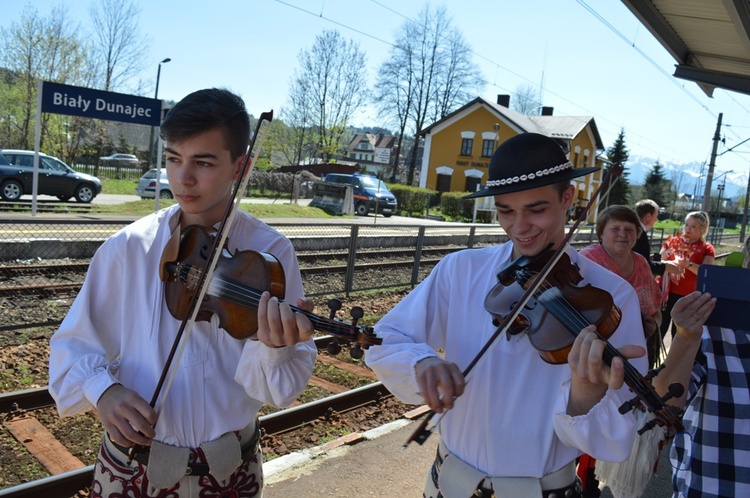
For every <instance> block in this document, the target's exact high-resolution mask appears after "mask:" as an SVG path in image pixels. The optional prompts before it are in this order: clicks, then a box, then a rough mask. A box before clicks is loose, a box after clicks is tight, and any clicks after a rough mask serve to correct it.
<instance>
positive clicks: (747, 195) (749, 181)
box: [740, 176, 750, 243]
mask: <svg viewBox="0 0 750 498" xmlns="http://www.w3.org/2000/svg"><path fill="white" fill-rule="evenodd" d="M749 198H750V176H748V177H747V191H746V192H745V207H744V208H743V209H742V229H740V243H742V242H745V230H746V228H747V207H748V200H750V199H749Z"/></svg>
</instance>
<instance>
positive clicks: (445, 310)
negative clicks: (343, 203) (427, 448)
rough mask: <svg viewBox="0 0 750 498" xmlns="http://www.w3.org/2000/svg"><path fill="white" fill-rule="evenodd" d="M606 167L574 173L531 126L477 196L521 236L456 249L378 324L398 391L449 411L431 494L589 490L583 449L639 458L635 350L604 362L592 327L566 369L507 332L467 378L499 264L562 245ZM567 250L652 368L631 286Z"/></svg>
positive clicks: (620, 331) (455, 497) (375, 354)
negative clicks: (590, 182)
mask: <svg viewBox="0 0 750 498" xmlns="http://www.w3.org/2000/svg"><path fill="white" fill-rule="evenodd" d="M594 170H596V168H583V169H575V168H573V165H572V164H571V163H570V162H569V161H568V159H567V157H566V155H565V153H564V151H563V150H562V148H561V147H560V146H559V145H558V143H557V142H556V141H555V140H553V139H551V138H548V137H546V136H543V135H538V134H533V133H526V134H521V135H518V136H515V137H513V138H510V139H509V140H507V141H506V142H504V143H503V144H502V145H501V146H500V147H499V148H498V149H497V151H496V152H495V153H494V155H493V157H492V159H491V161H490V166H489V181H488V182H487V188H486V189H484V190H480V191H478V192H476V193H474V194H471V195H469V196H467V197H470V198H471V197H480V196H490V195H492V196H494V198H495V205H496V206H497V213H498V218H499V221H500V225H501V226H502V228H503V229H504V230H505V233H506V234H507V235H508V238H509V239H510V240H509V242H507V243H504V244H501V245H500V246H496V247H490V248H482V249H471V250H465V251H459V252H457V253H453V254H451V255H448V256H446V257H444V258H443V259H442V260H441V261H440V263H439V264H438V265H437V266H436V267H435V269H434V270H433V271H432V272H431V274H430V275H429V277H427V278H426V279H425V280H424V281H423V282H422V283H421V284H420V285H419V286H417V287H416V288H415V289H414V290H413V291H411V293H409V295H407V296H406V297H405V298H404V299H403V300H402V301H401V302H400V303H399V304H398V305H397V306H396V307H394V308H393V309H392V310H391V311H390V312H389V313H388V314H387V315H386V316H385V317H384V318H383V319H382V320H380V322H379V323H378V324H377V325H376V329H375V330H376V332H377V333H378V335H379V336H380V337H382V338H383V345H382V346H378V347H373V348H370V349H369V350H368V351H367V353H366V361H367V364H368V365H369V366H370V367H371V368H372V369H373V370H374V371H375V372H376V373H377V375H378V376H379V378H380V379H381V380H382V381H383V383H384V384H385V385H386V386H387V387H388V389H389V390H391V392H393V393H394V394H395V395H396V396H398V397H399V398H400V399H402V400H403V401H405V402H408V403H420V402H424V403H426V404H427V405H429V407H430V408H431V409H432V410H434V411H435V412H436V413H438V414H440V415H438V416H437V417H435V418H436V419H438V418H439V422H438V428H439V431H440V444H439V447H438V455H437V457H436V460H435V464H434V465H433V466H432V468H431V469H430V471H429V472H428V476H427V482H426V485H425V492H424V496H425V497H427V498H438V497H441V496H442V497H445V498H469V497H474V496H484V497H488V496H495V495H496V496H498V497H500V496H512V497H514V498H518V497H534V498H540V497H553V496H554V497H559V498H561V497H573V496H580V486H579V484H578V483H577V481H576V476H575V461H576V458H577V457H578V456H579V455H581V454H582V453H584V452H585V453H588V454H590V455H593V456H595V457H596V458H600V459H604V460H609V461H621V460H625V459H626V458H627V457H628V456H629V454H630V450H631V446H632V444H633V440H634V437H635V431H636V426H635V417H634V416H633V415H632V414H630V413H628V414H626V415H621V414H620V413H619V412H618V407H619V406H620V405H621V404H622V403H623V402H624V401H626V400H628V399H630V398H632V397H633V396H632V394H631V393H630V391H629V390H628V388H627V387H625V386H623V380H624V370H625V369H624V363H623V359H622V358H615V359H614V360H613V361H612V366H611V368H610V367H609V366H607V365H605V362H604V361H603V351H604V347H605V342H604V341H602V340H600V339H599V338H598V337H597V335H596V334H595V333H594V332H593V327H587V328H586V329H584V330H583V331H580V333H579V334H578V336H577V337H576V338H575V341H574V342H573V343H572V348H571V350H570V353H569V355H568V356H567V359H568V364H567V365H565V364H560V365H553V364H550V363H546V362H545V361H544V360H543V359H542V358H541V356H540V354H539V352H537V351H536V350H535V349H534V348H533V347H532V344H531V343H530V340H529V337H528V334H525V333H519V334H510V333H508V334H506V335H507V339H506V338H499V339H498V340H497V341H496V342H495V343H494V345H493V347H492V348H491V349H489V350H488V352H487V353H486V354H485V355H484V356H483V357H482V360H481V361H480V362H479V363H477V366H476V368H474V369H473V370H472V372H471V376H470V379H466V378H464V375H463V373H462V372H464V371H465V369H466V368H467V366H468V365H469V364H470V363H471V362H472V360H473V359H474V358H475V356H476V355H477V353H478V352H479V351H480V349H481V348H482V347H483V346H484V344H485V342H486V341H487V339H488V338H489V337H490V336H491V335H492V334H493V333H494V332H495V331H496V329H497V326H496V325H495V324H493V316H491V315H490V314H489V313H488V312H487V311H486V310H485V307H484V303H485V297H486V296H487V295H488V292H489V291H490V290H491V289H493V287H495V286H496V284H497V283H498V280H497V275H498V272H499V271H500V270H502V269H503V268H505V267H506V266H507V265H508V263H509V262H511V261H512V260H515V259H516V258H518V257H519V256H527V257H530V258H533V257H535V256H537V255H539V254H540V253H542V252H544V251H545V249H547V248H548V246H550V245H551V246H552V247H553V248H557V247H559V246H560V245H561V243H562V241H563V239H564V236H565V219H566V213H567V212H568V210H569V208H570V206H571V204H572V202H573V199H574V193H575V191H574V188H573V186H571V185H570V179H571V178H575V177H578V176H582V175H584V174H588V173H590V172H591V171H594ZM565 253H566V254H567V256H568V257H569V258H570V261H571V262H572V264H573V265H576V266H577V268H578V270H579V271H580V274H581V275H582V277H583V280H582V281H581V282H580V283H579V286H583V285H586V284H591V285H593V286H594V287H599V288H601V289H604V290H606V291H607V292H609V293H610V294H611V295H612V297H613V300H614V304H615V305H616V306H617V307H618V308H619V309H620V311H621V312H622V317H621V322H620V324H619V327H617V329H616V331H615V332H614V334H613V335H612V336H611V338H610V343H611V344H612V345H614V346H615V347H616V348H618V349H619V350H620V353H621V354H622V355H623V356H625V357H627V358H636V359H634V360H633V364H634V366H635V368H637V370H638V371H639V372H641V373H642V372H644V371H645V369H646V360H645V358H642V357H641V356H642V355H643V354H644V352H645V349H644V339H643V329H642V328H641V320H640V312H639V305H638V298H637V296H636V294H635V291H634V290H633V288H632V286H630V285H629V284H628V283H627V282H626V281H625V280H623V279H621V278H619V277H617V276H616V275H614V274H612V273H610V272H609V271H607V270H605V269H604V268H602V267H600V266H598V265H596V264H595V263H593V262H591V261H588V260H586V259H585V258H583V257H579V256H578V253H577V252H576V251H575V250H574V249H572V248H570V247H568V248H566V249H565ZM503 292H505V291H503ZM503 292H501V293H500V298H503ZM517 300H518V295H516V296H515V297H514V298H508V299H507V302H506V303H501V304H498V303H494V305H493V308H498V307H500V308H502V309H507V310H508V312H510V310H511V308H512V307H513V305H514V301H517ZM533 325H534V324H532V326H533ZM541 329H542V330H540V332H544V330H543V329H544V327H541ZM578 332H579V331H575V333H578ZM570 337H571V338H572V335H571V336H570ZM571 340H572V339H571ZM437 350H443V352H444V354H443V355H440V354H438V352H437ZM631 368H632V367H631ZM440 417H442V418H440Z"/></svg>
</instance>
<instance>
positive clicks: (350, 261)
mask: <svg viewBox="0 0 750 498" xmlns="http://www.w3.org/2000/svg"><path fill="white" fill-rule="evenodd" d="M358 235H359V225H352V229H351V234H350V235H349V257H348V258H347V260H346V283H345V284H344V293H345V294H346V297H349V294H350V293H351V292H352V288H353V287H354V265H355V263H356V262H357V236H358Z"/></svg>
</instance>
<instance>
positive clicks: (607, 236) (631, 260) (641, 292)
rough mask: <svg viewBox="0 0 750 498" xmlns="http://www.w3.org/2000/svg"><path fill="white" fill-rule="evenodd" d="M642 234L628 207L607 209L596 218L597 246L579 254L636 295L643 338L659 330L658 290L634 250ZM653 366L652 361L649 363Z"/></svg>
mask: <svg viewBox="0 0 750 498" xmlns="http://www.w3.org/2000/svg"><path fill="white" fill-rule="evenodd" d="M642 233H643V230H642V229H641V225H640V221H639V219H638V215H636V213H635V211H633V210H632V209H630V208H629V207H627V206H610V207H608V208H606V209H605V210H603V211H601V212H600V213H599V215H598V216H597V218H596V236H597V237H598V238H599V243H597V244H592V245H590V246H588V247H586V248H584V249H582V250H581V255H582V256H585V257H587V258H588V259H590V260H592V261H595V262H596V263H598V264H600V265H601V266H603V267H604V268H606V269H608V270H609V271H611V272H613V273H615V274H616V275H618V276H620V277H622V278H624V279H625V280H627V281H628V283H629V284H630V285H632V286H633V288H634V289H635V292H636V294H638V302H639V303H640V306H641V319H642V321H643V331H644V334H645V335H646V337H647V338H648V337H650V336H651V335H652V334H655V333H656V332H657V331H658V330H659V325H660V324H661V309H660V306H659V303H661V301H662V295H661V290H660V289H659V286H658V285H657V284H656V280H655V279H654V277H653V275H652V274H651V269H650V268H649V266H648V261H646V259H645V258H644V257H643V256H641V255H640V254H636V253H635V251H634V250H633V246H634V245H635V241H636V240H637V239H638V237H640V235H641V234H642ZM651 365H652V366H653V362H651Z"/></svg>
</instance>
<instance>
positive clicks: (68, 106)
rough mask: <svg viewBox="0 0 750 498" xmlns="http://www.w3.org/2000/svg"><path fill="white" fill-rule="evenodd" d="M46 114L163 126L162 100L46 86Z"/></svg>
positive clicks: (84, 89) (43, 100) (54, 85)
mask: <svg viewBox="0 0 750 498" xmlns="http://www.w3.org/2000/svg"><path fill="white" fill-rule="evenodd" d="M42 112H49V113H54V114H66V115H69V116H81V117H85V118H94V119H104V120H107V121H119V122H123V123H135V124H142V125H148V126H159V125H160V124H161V100H157V99H149V98H146V97H136V96H135V95H127V94H124V93H115V92H105V91H102V90H93V89H91V88H83V87H80V86H71V85H63V84H61V83H52V82H50V81H44V82H42Z"/></svg>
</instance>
